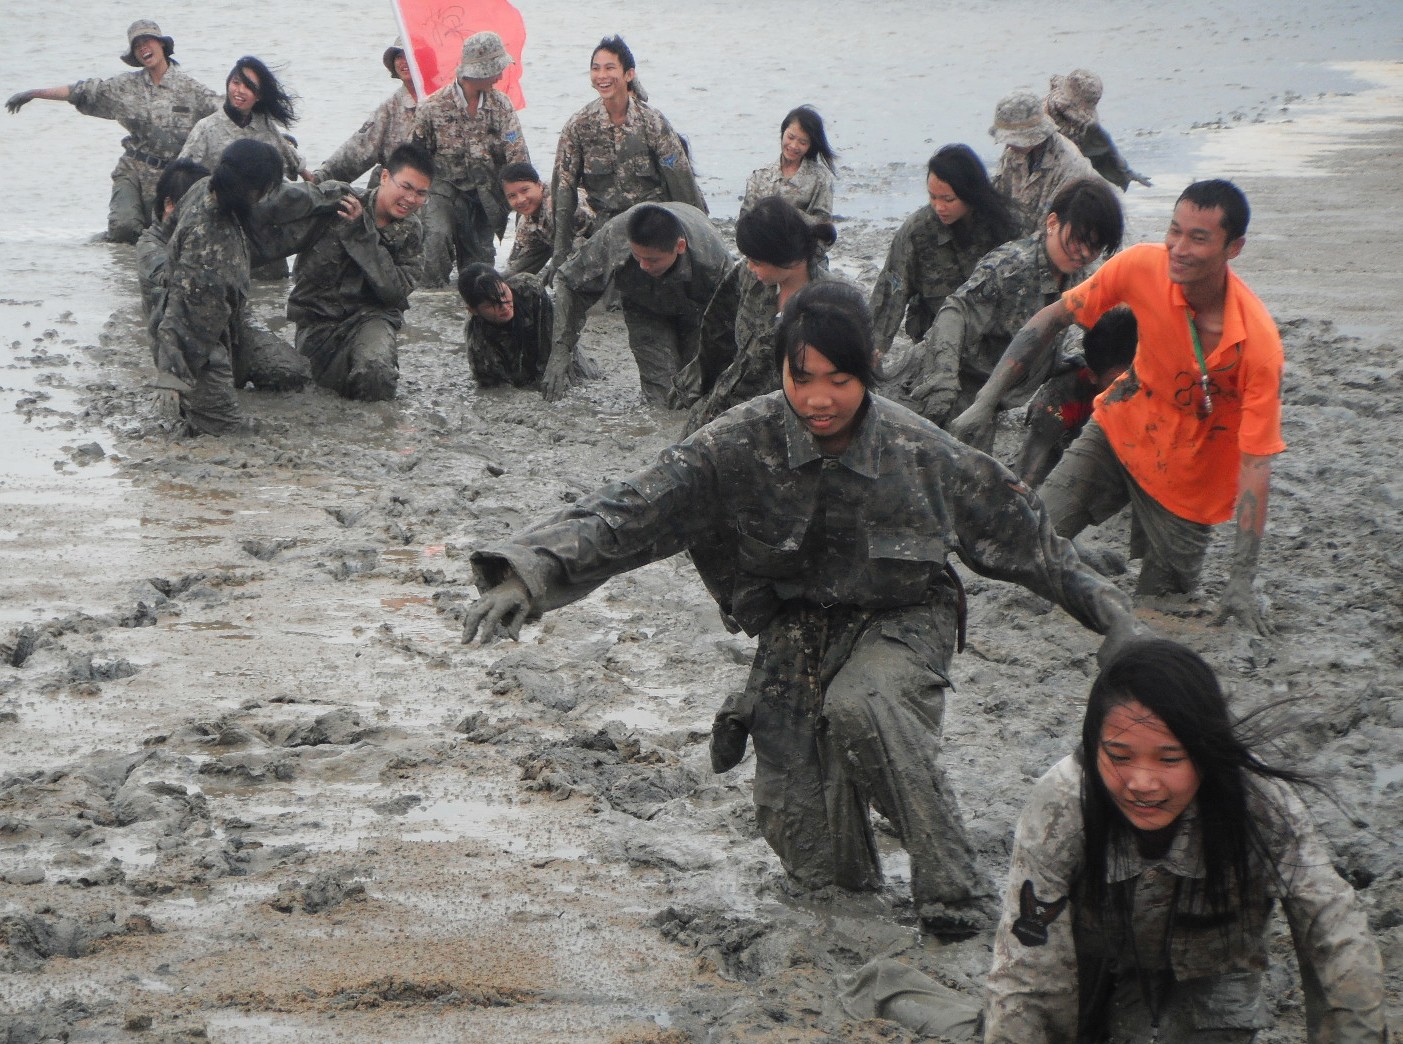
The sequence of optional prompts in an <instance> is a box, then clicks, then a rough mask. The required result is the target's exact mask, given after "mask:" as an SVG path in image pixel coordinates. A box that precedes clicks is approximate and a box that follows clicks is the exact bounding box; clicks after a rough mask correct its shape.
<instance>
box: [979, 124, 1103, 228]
mask: <svg viewBox="0 0 1403 1044" xmlns="http://www.w3.org/2000/svg"><path fill="white" fill-rule="evenodd" d="M1042 150H1043V151H1042V157H1041V158H1040V159H1039V160H1038V162H1037V163H1035V164H1034V165H1033V168H1032V169H1031V170H1030V169H1029V168H1028V159H1027V157H1026V156H1020V155H1018V154H1017V153H1015V152H1011V151H1010V150H1008V149H1004V151H1003V155H1001V156H1000V157H999V166H998V169H997V170H996V171H994V178H993V181H994V187H995V188H996V189H998V190H999V191H1000V192H1002V193H1003V194H1004V195H1006V196H1008V197H1010V198H1011V199H1012V200H1013V201H1014V202H1015V203H1016V204H1018V208H1019V210H1020V212H1021V213H1022V216H1023V233H1024V235H1031V234H1032V233H1034V232H1037V231H1039V230H1041V229H1042V227H1043V219H1044V218H1046V217H1047V211H1048V206H1049V205H1050V204H1051V203H1052V197H1053V196H1055V195H1057V193H1058V191H1059V190H1060V189H1061V188H1062V186H1063V185H1065V184H1067V182H1069V181H1076V180H1077V179H1078V178H1094V177H1099V175H1098V174H1097V173H1096V169H1095V168H1094V167H1093V166H1092V165H1091V161H1090V160H1088V159H1087V158H1086V157H1085V156H1083V155H1082V154H1081V151H1080V150H1079V149H1078V148H1077V147H1076V146H1075V145H1073V144H1072V143H1071V142H1070V141H1068V140H1067V139H1066V138H1064V137H1063V136H1062V135H1061V134H1054V135H1052V137H1050V138H1048V139H1047V142H1046V143H1045V144H1044V145H1043V146H1042Z"/></svg>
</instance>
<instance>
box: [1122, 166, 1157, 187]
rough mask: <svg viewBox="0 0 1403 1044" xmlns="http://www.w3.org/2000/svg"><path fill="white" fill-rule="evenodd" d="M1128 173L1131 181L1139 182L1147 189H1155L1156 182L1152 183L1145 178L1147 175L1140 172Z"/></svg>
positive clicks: (1132, 171)
mask: <svg viewBox="0 0 1403 1044" xmlns="http://www.w3.org/2000/svg"><path fill="white" fill-rule="evenodd" d="M1126 173H1127V174H1128V175H1129V176H1130V180H1131V181H1135V182H1139V183H1140V184H1141V185H1144V186H1145V187H1146V188H1154V182H1153V181H1151V180H1150V179H1149V178H1147V177H1145V175H1143V174H1141V173H1140V172H1139V171H1135V170H1129V171H1126Z"/></svg>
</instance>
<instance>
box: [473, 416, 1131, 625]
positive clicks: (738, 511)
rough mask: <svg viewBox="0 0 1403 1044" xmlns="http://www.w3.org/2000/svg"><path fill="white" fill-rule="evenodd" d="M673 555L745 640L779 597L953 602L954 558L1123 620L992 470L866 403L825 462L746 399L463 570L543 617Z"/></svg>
mask: <svg viewBox="0 0 1403 1044" xmlns="http://www.w3.org/2000/svg"><path fill="white" fill-rule="evenodd" d="M683 550H690V551H691V552H692V558H693V561H694V562H695V563H696V566H697V570H698V572H700V574H701V576H702V579H703V581H704V582H705V583H706V586H707V589H708V590H709V591H710V592H711V595H712V597H714V598H715V599H716V601H717V602H718V603H719V605H720V606H721V609H722V611H723V612H724V613H725V614H726V615H727V616H729V617H731V618H733V619H734V620H735V621H736V623H738V624H739V625H740V626H741V627H743V628H744V629H745V631H746V632H747V633H748V634H752V635H754V634H758V633H759V632H760V631H761V630H763V629H764V628H765V627H766V626H767V625H768V624H769V623H770V621H771V620H772V619H774V617H775V614H776V613H777V612H778V611H779V609H780V607H781V606H782V605H783V604H784V603H786V602H791V601H800V602H804V603H808V604H811V605H815V606H819V605H822V606H830V605H845V606H852V607H855V608H859V609H874V610H878V609H888V608H897V607H901V606H914V605H922V604H927V603H929V602H931V601H932V600H934V599H939V598H948V597H950V594H949V591H950V588H949V585H948V583H945V582H944V580H943V578H944V577H945V572H944V570H945V561H946V558H947V557H948V556H950V555H952V554H954V555H957V556H958V557H959V558H960V560H961V561H963V562H964V563H965V564H966V565H967V566H969V567H970V568H971V569H973V570H974V571H975V572H978V573H980V574H981V575H983V576H988V577H993V578H996V579H1000V580H1008V581H1011V582H1014V583H1018V584H1022V585H1023V586H1025V587H1027V588H1028V589H1030V590H1032V591H1035V592H1037V593H1038V594H1040V595H1041V596H1043V597H1044V598H1048V599H1050V600H1052V601H1054V602H1056V603H1057V604H1059V605H1061V606H1062V607H1063V608H1065V609H1066V610H1067V611H1068V612H1069V613H1071V614H1072V615H1073V616H1075V617H1076V618H1077V619H1078V620H1080V621H1081V622H1082V623H1083V624H1085V625H1086V626H1088V627H1091V628H1093V629H1095V630H1097V631H1103V632H1104V631H1106V630H1107V629H1109V628H1110V627H1111V626H1112V625H1113V623H1115V622H1116V621H1118V620H1122V619H1125V618H1127V617H1128V616H1129V614H1130V612H1131V606H1130V601H1129V599H1128V598H1127V597H1126V596H1125V595H1124V594H1122V593H1121V592H1120V591H1119V590H1117V589H1116V588H1115V587H1114V586H1113V585H1112V584H1110V583H1109V582H1107V581H1106V580H1104V579H1102V578H1101V577H1100V576H1099V575H1098V574H1096V573H1094V572H1092V571H1091V570H1090V569H1088V568H1087V567H1085V566H1084V565H1082V564H1081V562H1080V560H1079V559H1078V558H1077V555H1076V552H1075V551H1074V550H1073V549H1072V545H1071V544H1070V543H1069V542H1068V541H1066V540H1063V539H1062V538H1061V537H1059V536H1057V535H1056V534H1055V533H1054V532H1053V529H1052V524H1051V522H1050V521H1049V519H1048V517H1047V513H1046V512H1045V511H1044V510H1043V508H1042V505H1041V502H1040V501H1039V500H1038V499H1037V497H1036V496H1034V495H1033V493H1032V492H1031V491H1030V490H1028V488H1027V487H1026V486H1023V485H1022V484H1020V483H1019V482H1018V481H1017V480H1016V479H1014V477H1013V476H1012V475H1011V474H1010V473H1009V472H1008V471H1007V470H1006V469H1005V468H1004V467H1003V466H1002V465H1000V464H999V463H998V462H997V461H995V460H994V459H993V458H991V457H988V456H985V455H984V454H982V453H979V452H978V451H977V450H973V449H970V448H969V447H968V446H965V445H963V444H962V443H960V442H957V441H956V440H954V439H952V438H950V437H949V436H948V435H946V434H945V433H944V432H942V431H940V430H939V429H938V428H936V427H935V425H933V424H931V423H930V422H928V421H925V420H922V419H921V418H920V417H918V416H916V414H914V413H912V412H910V411H909V410H906V409H904V408H902V407H900V406H898V405H896V404H895V403H893V402H890V401H888V400H886V399H882V398H879V397H876V396H873V397H871V398H870V399H869V401H868V408H867V410H866V412H865V414H864V416H863V417H862V419H861V420H860V421H859V422H858V428H857V431H856V433H855V434H854V437H853V439H852V442H851V443H850V444H849V446H848V448H847V449H846V450H845V451H844V452H843V453H842V455H841V456H838V457H828V458H826V457H824V456H823V454H822V453H821V452H820V450H819V448H818V445H817V444H816V443H815V442H814V440H813V437H812V436H811V435H810V434H809V433H808V431H807V430H806V429H805V428H804V427H803V424H802V423H801V422H800V421H799V420H798V418H796V417H795V415H794V411H793V410H791V409H790V408H789V404H788V402H787V401H786V400H785V397H784V393H783V392H775V393H773V394H771V395H766V396H763V397H761V398H759V399H752V400H751V401H750V402H747V403H745V404H743V405H741V406H737V407H736V408H735V409H733V410H731V411H730V412H729V413H726V414H724V415H723V416H722V417H720V418H719V419H718V420H716V421H714V422H712V423H711V424H708V425H707V426H706V427H704V428H702V429H701V430H700V431H698V432H696V433H695V434H694V435H692V436H691V437H690V438H688V439H687V440H686V441H684V442H681V443H679V444H677V445H675V446H671V447H669V448H668V449H666V450H664V451H663V452H662V454H661V455H660V456H659V457H658V460H657V462H656V463H655V464H653V465H652V466H650V467H647V468H644V469H643V470H642V471H639V472H636V473H634V474H633V475H630V476H628V477H627V478H624V479H621V480H619V481H616V482H613V483H611V484H609V485H607V486H605V487H603V488H602V489H600V490H597V491H596V492H594V493H592V494H590V495H588V496H585V497H581V498H580V499H579V500H577V501H576V502H575V503H574V504H573V505H571V506H570V507H569V508H567V509H566V510H564V511H562V512H561V513H559V514H557V515H556V516H554V517H553V518H551V519H549V520H547V521H544V522H541V523H538V524H536V525H534V526H531V527H529V528H527V529H526V530H524V531H523V532H521V533H519V534H518V535H516V536H515V537H514V538H513V539H512V540H511V541H510V542H507V543H501V544H494V545H492V546H490V547H486V548H482V549H480V550H478V551H476V552H474V554H473V556H472V562H473V567H474V570H475V572H476V575H477V583H478V585H479V587H480V589H481V590H484V591H485V590H487V589H488V588H489V587H492V586H493V585H495V584H497V583H498V582H500V581H501V580H502V579H503V578H504V577H505V576H506V575H507V573H508V570H510V571H511V572H514V573H515V574H516V575H517V576H519V577H520V578H521V579H522V580H523V581H524V582H525V584H526V586H527V589H528V590H529V591H530V594H531V601H532V606H533V609H534V610H535V611H536V612H543V611H546V610H549V609H554V608H556V607H557V606H561V605H564V604H566V603H568V602H571V601H574V600H575V599H577V598H581V597H583V596H584V595H586V594H587V593H589V592H590V591H592V590H593V589H594V588H596V587H598V586H599V585H600V584H601V583H602V582H603V581H604V580H605V579H607V578H608V577H610V576H614V575H617V574H619V573H623V572H627V571H628V570H630V569H635V568H637V567H638V566H641V565H643V564H645V563H647V562H652V561H657V560H659V559H663V558H667V557H668V556H670V555H674V554H677V553H678V552H679V551H683Z"/></svg>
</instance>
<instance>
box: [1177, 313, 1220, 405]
mask: <svg viewBox="0 0 1403 1044" xmlns="http://www.w3.org/2000/svg"><path fill="white" fill-rule="evenodd" d="M1184 318H1185V319H1187V320H1188V321H1189V336H1190V337H1192V338H1193V342H1194V358H1196V359H1197V360H1198V384H1199V387H1200V388H1202V389H1203V416H1205V417H1207V416H1208V415H1209V414H1210V413H1212V412H1213V396H1212V394H1211V393H1210V392H1209V391H1208V362H1207V360H1205V359H1204V358H1203V342H1202V341H1200V340H1199V339H1198V327H1197V326H1196V325H1194V314H1193V312H1191V311H1189V308H1188V306H1187V305H1185V306H1184Z"/></svg>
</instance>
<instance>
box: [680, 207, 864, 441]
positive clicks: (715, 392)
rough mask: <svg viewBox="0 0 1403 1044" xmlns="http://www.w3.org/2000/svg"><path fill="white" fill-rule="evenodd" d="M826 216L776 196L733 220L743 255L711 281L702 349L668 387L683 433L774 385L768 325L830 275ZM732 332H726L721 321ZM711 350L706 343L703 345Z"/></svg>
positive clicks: (833, 234)
mask: <svg viewBox="0 0 1403 1044" xmlns="http://www.w3.org/2000/svg"><path fill="white" fill-rule="evenodd" d="M837 235H838V233H837V230H836V229H835V228H834V227H833V225H832V224H830V223H828V222H823V223H811V222H810V221H809V219H808V217H807V216H806V215H805V214H804V213H803V212H802V211H800V210H799V209H798V208H797V207H795V206H794V205H793V204H791V203H789V202H788V201H786V200H785V199H783V198H782V197H780V196H767V197H765V198H764V199H760V200H757V201H756V202H755V204H754V205H753V206H752V207H751V208H750V209H749V210H747V211H746V212H745V213H743V214H741V216H740V217H739V218H738V219H737V221H736V248H737V249H738V250H739V251H740V252H741V254H742V255H743V258H742V260H741V261H739V262H737V263H736V264H735V265H734V266H732V268H731V271H730V272H729V273H727V275H726V278H725V280H724V281H723V282H722V284H721V286H719V287H717V290H716V294H715V295H714V296H713V298H712V300H711V303H710V304H709V305H707V309H706V314H705V316H703V318H702V338H701V346H702V350H701V351H699V352H698V354H697V357H696V358H695V359H693V360H692V361H691V362H690V363H688V364H687V366H686V367H685V368H684V370H683V372H682V374H680V375H679V377H678V379H677V382H676V386H675V392H676V395H675V399H674V402H675V404H676V405H680V406H686V405H688V404H689V400H690V399H691V398H692V397H693V394H694V393H693V392H692V389H693V387H695V388H696V389H698V390H699V393H700V394H699V395H698V396H697V397H696V398H695V404H694V405H692V409H691V410H690V412H689V413H688V415H687V423H686V426H685V427H684V429H683V432H682V434H683V435H684V436H686V435H690V434H691V433H692V432H694V431H696V430H697V429H698V428H700V427H701V426H702V425H704V424H710V423H711V422H712V421H713V420H715V419H716V418H717V417H719V416H721V414H723V413H725V412H726V411H727V410H729V409H730V408H731V407H732V406H738V405H739V404H740V403H742V402H745V401H746V400H747V399H753V398H755V396H757V395H764V394H766V393H767V392H772V391H778V390H779V371H778V370H776V369H775V327H776V325H777V324H778V322H779V313H780V312H781V311H782V310H783V309H784V305H785V304H786V303H787V302H788V301H789V299H790V298H791V297H793V296H794V294H796V293H798V292H799V291H800V290H802V289H803V288H804V287H805V286H807V285H808V284H809V283H811V282H813V281H815V280H822V279H832V278H838V277H835V276H832V275H830V274H829V272H828V269H827V268H825V267H824V265H823V251H824V249H825V248H826V247H828V246H832V245H833V243H834V242H836V241H837ZM718 325H719V326H720V327H721V328H720V329H714V327H716V326H718ZM727 326H729V327H730V328H732V329H733V330H734V336H733V337H731V338H727V337H726V327H727ZM718 345H720V346H724V347H729V348H730V350H731V352H732V353H733V355H732V357H731V358H729V359H725V358H713V357H712V355H713V351H712V350H714V348H715V347H716V346H718ZM708 349H712V350H708Z"/></svg>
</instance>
